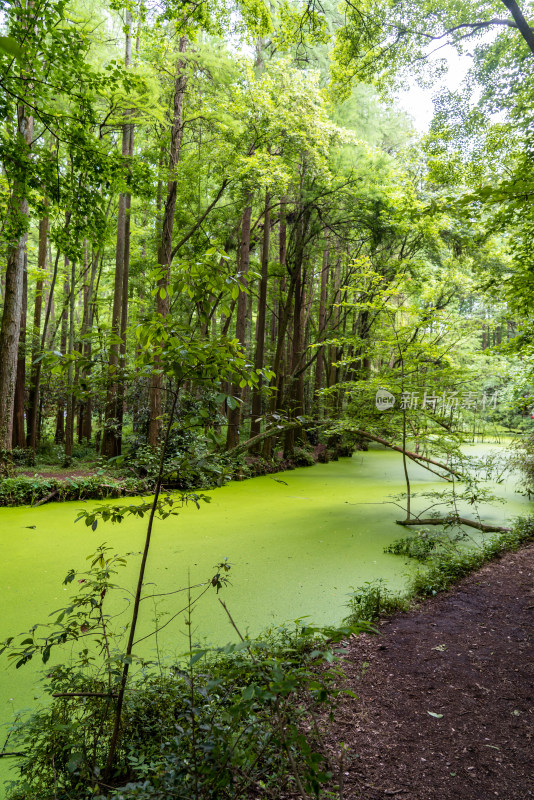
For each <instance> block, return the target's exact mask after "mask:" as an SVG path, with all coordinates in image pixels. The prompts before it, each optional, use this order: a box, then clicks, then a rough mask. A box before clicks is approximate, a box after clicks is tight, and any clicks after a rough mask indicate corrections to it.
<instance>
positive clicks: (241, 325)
mask: <svg viewBox="0 0 534 800" xmlns="http://www.w3.org/2000/svg"><path fill="white" fill-rule="evenodd" d="M251 200H252V198H251V197H250V196H249V198H248V203H247V206H246V207H245V210H244V211H243V217H242V220H241V243H240V246H239V272H240V283H241V285H242V286H243V287H244V288H245V289H246V287H247V273H248V268H249V262H250V220H251V217H252V205H251V204H250V203H251ZM246 325H247V293H246V292H245V291H240V292H239V297H238V298H237V315H236V326H235V335H236V339H237V340H238V341H239V343H240V345H241V347H242V348H243V349H245V344H246V339H245V337H246ZM232 394H233V396H234V397H237V398H239V399H240V398H241V394H242V392H241V389H240V388H239V386H238V385H236V384H234V385H233V387H232ZM240 421H241V405H240V404H239V403H238V404H237V405H236V407H235V408H231V409H230V410H229V413H228V429H227V434H226V449H227V450H230V449H231V448H232V447H235V446H236V445H237V444H238V443H239V424H240Z"/></svg>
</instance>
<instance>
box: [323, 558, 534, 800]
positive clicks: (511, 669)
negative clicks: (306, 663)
mask: <svg viewBox="0 0 534 800" xmlns="http://www.w3.org/2000/svg"><path fill="white" fill-rule="evenodd" d="M533 579H534V545H533V544H531V545H528V546H526V547H524V548H522V549H521V550H519V551H518V552H515V553H505V554H504V555H503V556H501V557H500V558H499V559H496V560H495V561H493V562H491V563H490V564H487V565H486V566H484V567H483V568H482V569H480V570H478V571H477V572H475V573H473V574H472V575H470V576H468V577H467V578H464V579H463V580H462V581H461V582H460V583H459V584H458V585H457V586H455V587H454V589H452V590H451V591H450V592H449V593H447V594H443V595H439V596H437V597H435V598H433V599H431V600H428V601H426V602H425V603H424V604H422V605H421V606H419V607H418V608H417V609H415V610H412V611H410V612H408V613H407V614H401V615H398V616H395V617H393V618H391V619H388V620H385V621H383V622H382V624H381V625H380V633H381V636H380V637H372V636H369V635H367V634H363V635H362V636H359V637H358V638H356V639H351V641H350V644H349V648H348V652H347V655H346V658H345V660H344V662H343V668H344V670H345V672H346V675H347V684H348V686H349V687H350V688H351V689H352V690H353V691H354V692H355V693H356V694H357V695H358V698H357V699H353V698H351V697H349V696H346V697H344V698H343V700H342V701H341V703H340V706H339V707H338V710H337V713H336V718H335V722H334V725H333V726H332V727H331V728H330V729H329V730H328V734H327V736H328V743H329V746H330V750H331V751H332V752H333V753H335V752H336V748H337V743H338V742H340V741H342V742H344V743H345V744H346V746H347V754H346V758H345V762H344V780H345V796H346V797H365V798H366V800H383V798H384V797H390V796H394V797H400V798H409V800H456V798H459V797H460V798H462V800H480V798H490V797H497V798H502V800H511V798H521V800H523V798H524V799H525V800H526V798H528V797H534V777H533V776H534V755H533V750H532V741H531V739H532V730H533V725H534V710H533V702H532V701H533V699H534V698H533V694H532V686H533V685H534V640H533V638H532V618H533V614H534V611H533V609H534V594H533V588H532V587H533ZM363 662H366V663H367V664H368V665H369V666H368V668H367V669H366V671H365V673H364V674H362V667H361V665H362V663H363Z"/></svg>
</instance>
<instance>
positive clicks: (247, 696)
mask: <svg viewBox="0 0 534 800" xmlns="http://www.w3.org/2000/svg"><path fill="white" fill-rule="evenodd" d="M242 695H243V700H252V698H253V697H254V686H247V687H246V688H245V689H243V692H242Z"/></svg>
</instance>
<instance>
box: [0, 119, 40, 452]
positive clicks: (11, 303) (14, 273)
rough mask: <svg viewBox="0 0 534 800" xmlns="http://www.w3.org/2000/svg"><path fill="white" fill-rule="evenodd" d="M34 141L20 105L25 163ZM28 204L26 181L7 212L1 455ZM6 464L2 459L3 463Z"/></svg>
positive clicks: (7, 445) (5, 445) (9, 419)
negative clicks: (7, 239)
mask: <svg viewBox="0 0 534 800" xmlns="http://www.w3.org/2000/svg"><path fill="white" fill-rule="evenodd" d="M32 138H33V117H31V116H29V115H28V112H27V109H26V107H25V106H24V105H22V104H20V105H19V106H18V107H17V136H16V139H17V147H18V148H19V149H20V150H21V151H24V152H23V153H22V152H21V154H20V155H21V159H20V163H21V164H22V163H24V159H25V158H26V157H27V154H28V151H29V148H30V144H31V141H32ZM28 214H29V209H28V200H27V197H26V186H25V183H24V179H17V180H15V181H14V184H13V193H12V196H11V201H10V206H9V210H8V223H7V231H8V235H9V241H8V248H7V268H6V278H5V292H4V308H3V311H2V323H1V325H0V353H1V358H0V451H4V452H6V451H10V450H11V445H12V438H13V403H14V399H15V383H16V373H17V357H18V348H19V336H20V321H21V316H22V295H23V283H24V256H25V252H26V241H27V237H28V234H27V224H28ZM2 460H3V459H2Z"/></svg>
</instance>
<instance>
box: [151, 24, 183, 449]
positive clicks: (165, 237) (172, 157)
mask: <svg viewBox="0 0 534 800" xmlns="http://www.w3.org/2000/svg"><path fill="white" fill-rule="evenodd" d="M187 44H188V40H187V37H185V36H182V38H181V39H180V44H179V52H180V53H185V51H186V50H187ZM185 67H186V61H185V60H184V59H182V58H179V59H178V62H177V65H176V82H175V86H174V107H173V119H172V128H171V144H170V150H169V176H170V180H169V182H168V185H167V200H166V202H165V209H164V212H163V222H162V228H161V239H160V243H159V247H158V264H159V265H160V267H161V269H162V276H161V278H160V280H159V281H158V286H159V288H160V291H159V292H158V293H157V295H156V311H157V313H158V314H160V315H161V317H163V318H164V319H165V318H166V316H167V314H168V311H169V297H168V294H167V287H168V286H169V280H170V270H171V260H172V256H171V254H172V233H173V227H174V211H175V208H176V194H177V191H178V181H177V175H176V168H177V166H178V161H179V159H180V151H181V149H182V136H183V121H182V120H183V104H184V96H185V91H186V88H187V74H186V73H185ZM162 295H163V296H162ZM154 364H155V366H156V370H155V371H154V373H153V374H152V381H151V386H150V390H149V409H150V422H149V428H148V442H149V444H150V446H151V447H152V448H155V447H157V445H158V440H159V437H160V432H161V413H162V404H161V396H162V390H163V376H162V374H161V371H160V370H159V369H157V367H158V366H159V365H160V360H159V358H156V359H154Z"/></svg>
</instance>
